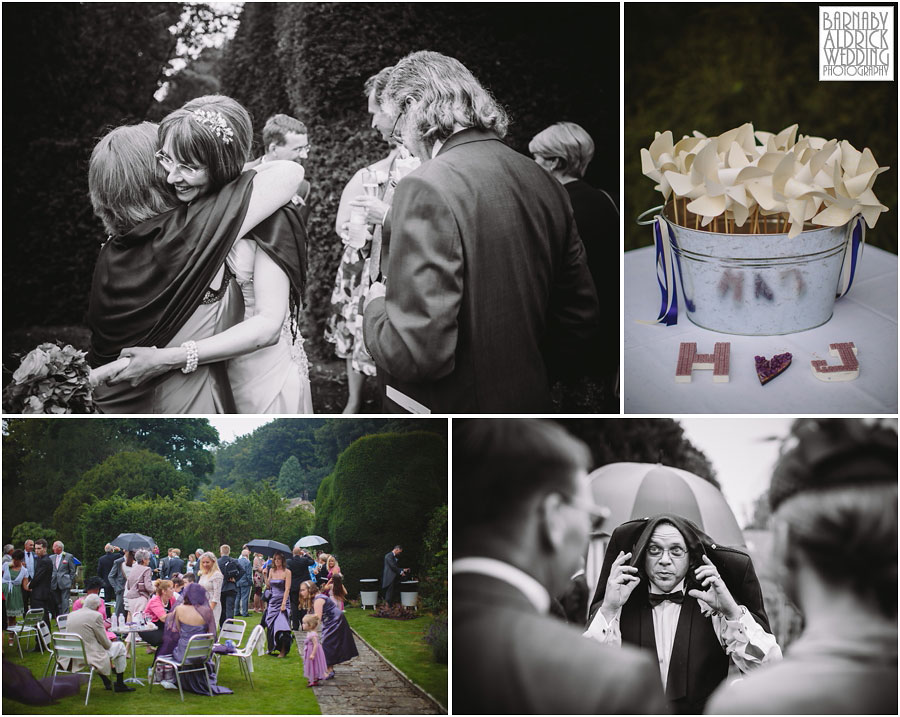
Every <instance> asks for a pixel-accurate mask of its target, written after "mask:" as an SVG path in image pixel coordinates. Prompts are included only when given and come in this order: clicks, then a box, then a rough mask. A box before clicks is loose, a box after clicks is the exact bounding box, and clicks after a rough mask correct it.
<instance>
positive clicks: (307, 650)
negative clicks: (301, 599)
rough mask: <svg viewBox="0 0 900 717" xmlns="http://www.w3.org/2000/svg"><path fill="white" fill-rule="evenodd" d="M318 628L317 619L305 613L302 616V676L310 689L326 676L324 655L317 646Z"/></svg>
mask: <svg viewBox="0 0 900 717" xmlns="http://www.w3.org/2000/svg"><path fill="white" fill-rule="evenodd" d="M318 626H319V618H317V617H316V616H315V615H310V614H309V613H307V614H306V615H304V616H303V632H305V633H306V642H304V643H303V674H304V676H305V677H306V679H307V680H309V683H308V685H309V686H310V687H315V686H316V685H318V684H319V681H320V680H324V679H325V677H326V675H327V674H328V666H327V665H326V664H325V653H324V652H323V651H322V648H321V646H320V645H319V636H318V635H317V634H316V628H317V627H318Z"/></svg>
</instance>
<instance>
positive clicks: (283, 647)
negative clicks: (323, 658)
mask: <svg viewBox="0 0 900 717" xmlns="http://www.w3.org/2000/svg"><path fill="white" fill-rule="evenodd" d="M266 588H267V589H268V592H269V599H268V601H267V603H266V609H265V612H263V616H262V620H261V621H260V624H261V625H262V626H263V627H264V628H266V643H267V645H268V648H269V654H270V655H272V654H274V653H275V651H276V650H277V651H278V654H277V655H276V657H286V656H287V653H288V650H290V648H291V640H292V639H293V633H292V632H291V621H290V618H289V616H288V611H287V601H288V595H290V592H291V571H290V570H286V569H285V567H284V553H280V552H276V553H275V555H273V556H272V569H271V570H269V572H268V573H266Z"/></svg>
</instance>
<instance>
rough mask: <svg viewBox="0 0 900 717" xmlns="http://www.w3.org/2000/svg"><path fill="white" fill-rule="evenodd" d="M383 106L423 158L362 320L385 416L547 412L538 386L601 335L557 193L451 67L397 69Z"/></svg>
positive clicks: (582, 362)
mask: <svg viewBox="0 0 900 717" xmlns="http://www.w3.org/2000/svg"><path fill="white" fill-rule="evenodd" d="M381 102H382V109H383V111H384V112H385V114H387V115H388V116H389V117H391V118H393V119H394V120H395V121H394V130H393V132H392V135H393V138H394V140H395V141H397V142H401V143H402V144H403V145H404V146H405V147H406V148H407V149H409V150H410V152H412V154H413V155H415V156H416V157H418V158H419V159H420V160H422V165H421V166H420V167H419V168H418V169H416V170H414V171H413V172H412V173H410V174H408V175H407V176H406V177H404V178H403V180H402V181H401V182H400V183H399V184H398V185H397V189H396V191H395V193H394V199H393V205H392V209H391V216H392V223H391V251H390V254H389V257H388V266H387V270H386V271H385V272H384V273H385V275H386V276H387V277H388V280H387V284H386V286H385V285H383V284H380V283H376V284H374V285H373V286H372V288H371V289H370V291H369V294H368V298H367V301H366V306H365V311H364V322H363V331H364V338H365V344H366V348H367V350H368V351H369V353H370V354H371V356H372V358H373V359H374V361H375V364H376V366H377V368H378V376H379V385H380V386H382V389H383V409H384V410H385V411H390V412H399V411H410V412H416V413H425V412H434V413H544V412H547V411H550V410H551V409H552V403H551V400H550V385H551V380H550V378H549V377H550V376H559V377H562V376H563V374H564V373H567V374H572V377H575V376H576V375H577V374H579V373H584V372H585V371H588V370H589V367H593V366H594V365H595V364H596V357H595V356H594V355H592V352H593V350H594V347H596V345H597V337H598V335H599V330H600V310H599V306H598V302H597V294H596V291H595V289H594V284H593V281H592V280H591V276H590V273H589V271H588V267H587V262H586V258H585V250H584V245H583V244H582V242H581V239H580V238H579V237H578V231H577V229H576V226H575V220H574V218H573V215H572V207H571V204H570V203H569V200H568V197H567V196H566V191H565V189H564V188H563V187H562V185H561V184H559V182H557V181H556V180H554V179H553V177H551V176H550V175H549V174H547V172H545V171H544V170H543V169H541V168H540V167H539V166H538V165H537V164H535V163H534V162H533V161H531V160H530V159H528V158H527V157H525V156H524V155H521V154H519V153H518V152H516V151H515V150H513V149H511V148H510V147H508V146H507V145H506V144H504V142H503V139H502V137H503V136H504V135H505V134H506V129H507V123H508V121H507V117H506V113H505V111H504V110H503V108H502V107H501V106H500V105H499V104H498V103H497V102H496V101H495V100H494V99H493V98H492V97H491V96H490V94H489V93H488V92H487V91H486V90H485V89H484V88H483V87H482V86H481V85H480V84H479V83H478V81H477V80H476V79H475V78H474V77H473V76H472V74H471V73H470V72H469V71H468V70H467V69H466V68H465V67H464V66H463V65H462V64H461V63H459V62H458V61H457V60H455V59H453V58H450V57H446V56H444V55H441V54H439V53H436V52H415V53H413V54H411V55H409V56H407V57H405V58H403V59H402V60H400V62H399V63H397V65H396V66H395V67H394V70H393V71H392V72H391V75H390V78H389V80H388V83H387V86H386V87H385V89H384V91H383V92H382V94H381ZM435 107H440V108H442V109H443V111H442V112H441V113H438V112H436V111H435Z"/></svg>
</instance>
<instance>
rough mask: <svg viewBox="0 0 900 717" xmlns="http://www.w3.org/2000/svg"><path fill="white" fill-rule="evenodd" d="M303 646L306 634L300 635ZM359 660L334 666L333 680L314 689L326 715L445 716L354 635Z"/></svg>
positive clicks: (354, 659)
mask: <svg viewBox="0 0 900 717" xmlns="http://www.w3.org/2000/svg"><path fill="white" fill-rule="evenodd" d="M298 635H299V640H300V643H299V644H301V645H302V644H303V633H298ZM353 639H354V641H355V642H356V648H357V649H358V650H359V657H354V658H353V659H352V660H350V662H345V663H343V664H341V665H337V666H336V667H335V671H334V672H335V675H334V679H333V680H327V681H326V682H324V683H323V684H322V685H320V686H319V687H313V691H314V692H315V694H316V699H318V700H319V707H320V708H321V709H322V714H323V715H329V714H330V715H334V714H349V715H379V714H380V715H385V714H403V715H435V714H444V713H443V712H441V711H440V710H438V709H437V707H436V705H435V704H434V703H433V702H431V700H428V699H426V698H424V697H423V696H422V695H421V694H420V693H419V692H418V691H417V690H415V689H414V688H412V687H411V686H410V685H409V683H407V682H406V680H404V679H403V678H401V677H400V676H399V675H398V674H397V673H396V672H394V670H392V669H391V668H390V666H389V665H388V664H387V663H386V662H385V661H384V660H383V659H381V657H379V656H378V655H377V654H375V652H374V651H372V650H371V649H370V648H369V646H368V645H366V643H365V642H363V641H362V640H360V639H359V637H358V636H357V635H356V634H355V633H354V635H353Z"/></svg>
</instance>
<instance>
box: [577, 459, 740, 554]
mask: <svg viewBox="0 0 900 717" xmlns="http://www.w3.org/2000/svg"><path fill="white" fill-rule="evenodd" d="M590 478H591V483H592V489H593V493H594V501H595V502H597V503H599V504H600V505H603V506H606V507H607V508H609V510H610V513H611V514H610V516H609V519H608V520H607V523H606V525H608V526H609V528H610V531H612V529H613V528H615V527H616V526H618V525H621V524H622V523H625V522H626V521H629V520H633V519H634V518H649V517H650V516H652V515H657V514H659V513H675V514H677V515H680V516H681V517H683V518H687V519H688V520H691V521H693V522H694V523H696V524H697V526H699V527H700V528H701V529H702V530H703V531H704V532H705V533H706V534H707V535H709V536H710V537H711V538H712V539H713V540H715V541H716V542H718V543H722V544H723V545H744V536H743V534H742V533H741V529H740V528H739V527H738V524H737V520H736V519H735V517H734V513H732V512H731V508H730V507H728V503H726V502H725V497H724V496H723V495H722V493H721V492H720V491H719V490H718V489H717V488H716V487H715V486H714V485H713V484H712V483H710V482H709V481H706V480H703V479H702V478H700V477H699V476H696V475H694V474H693V473H690V472H689V471H685V470H681V469H680V468H670V467H669V466H663V465H660V464H658V463H657V464H655V465H654V464H652V463H610V464H609V465H605V466H603V467H602V468H598V469H597V470H595V471H594V472H593V473H591V475H590Z"/></svg>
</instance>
